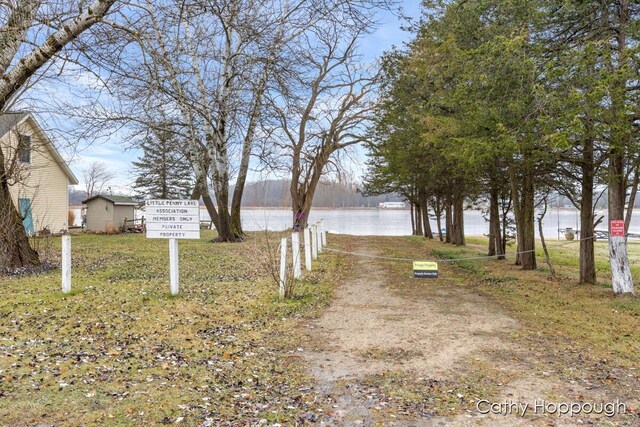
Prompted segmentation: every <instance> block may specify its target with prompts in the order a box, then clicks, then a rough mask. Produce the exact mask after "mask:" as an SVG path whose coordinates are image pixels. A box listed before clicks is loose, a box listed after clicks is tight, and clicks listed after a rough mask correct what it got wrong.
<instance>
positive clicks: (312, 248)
mask: <svg viewBox="0 0 640 427" xmlns="http://www.w3.org/2000/svg"><path fill="white" fill-rule="evenodd" d="M303 236H304V266H305V269H306V270H307V271H311V260H312V259H318V254H320V253H322V248H323V247H325V246H326V245H327V228H326V222H325V220H324V219H321V220H320V221H318V222H316V223H315V224H313V225H312V226H311V227H307V228H305V229H304V230H303ZM169 252H170V258H171V260H172V262H171V267H172V268H171V294H172V295H177V293H178V267H177V262H176V261H177V258H178V241H177V240H176V239H170V240H169ZM291 252H292V254H293V256H292V258H293V278H294V279H296V280H297V279H301V278H302V266H301V261H300V233H291ZM174 260H175V261H174ZM174 264H175V266H174ZM286 280H287V238H286V237H283V238H282V242H281V244H280V299H284V290H285V285H286ZM62 292H63V293H65V294H67V293H69V292H71V236H69V235H68V234H65V235H64V236H62Z"/></svg>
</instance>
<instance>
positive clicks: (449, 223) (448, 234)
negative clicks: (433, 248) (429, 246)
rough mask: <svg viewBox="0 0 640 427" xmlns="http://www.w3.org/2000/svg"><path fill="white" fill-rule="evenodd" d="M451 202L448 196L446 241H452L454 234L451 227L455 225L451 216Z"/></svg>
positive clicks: (445, 219) (445, 220)
mask: <svg viewBox="0 0 640 427" xmlns="http://www.w3.org/2000/svg"><path fill="white" fill-rule="evenodd" d="M451 214H452V213H451V203H450V202H449V200H448V197H447V201H446V202H445V205H444V226H445V237H444V241H445V243H451V236H452V230H451V228H452V227H453V220H452V218H451Z"/></svg>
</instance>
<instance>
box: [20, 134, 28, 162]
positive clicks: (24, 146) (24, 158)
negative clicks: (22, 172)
mask: <svg viewBox="0 0 640 427" xmlns="http://www.w3.org/2000/svg"><path fill="white" fill-rule="evenodd" d="M18 160H20V162H21V163H31V137H30V136H29V135H20V142H19V143H18Z"/></svg>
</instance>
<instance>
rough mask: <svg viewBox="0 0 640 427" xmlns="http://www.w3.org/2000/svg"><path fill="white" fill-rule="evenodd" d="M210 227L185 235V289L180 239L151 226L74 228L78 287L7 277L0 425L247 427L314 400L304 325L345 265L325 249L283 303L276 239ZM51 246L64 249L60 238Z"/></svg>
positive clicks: (2, 283) (281, 417)
mask: <svg viewBox="0 0 640 427" xmlns="http://www.w3.org/2000/svg"><path fill="white" fill-rule="evenodd" d="M208 233H210V232H204V233H203V234H204V235H203V239H201V240H198V241H181V242H180V294H179V295H178V296H175V297H172V296H170V294H169V283H168V282H169V265H168V256H169V255H168V243H167V241H166V240H152V239H145V237H144V236H143V235H118V236H98V235H78V236H74V237H73V238H72V253H73V269H72V274H73V291H72V293H71V294H68V295H63V294H62V293H61V282H60V270H57V269H56V270H52V271H50V272H48V273H46V274H42V275H37V276H26V277H10V278H9V277H2V278H0V292H1V297H0V424H2V425H7V424H9V425H11V424H20V425H32V424H38V423H44V424H47V425H49V424H55V425H157V424H169V423H171V424H172V423H175V422H176V421H182V422H184V423H187V424H196V423H202V422H207V423H210V424H211V425H216V424H218V423H220V422H222V421H225V422H228V423H233V421H234V420H236V421H242V423H243V424H244V423H247V422H251V420H259V419H262V418H265V419H267V420H269V421H274V422H275V421H286V420H291V419H292V418H295V417H296V416H297V414H299V413H300V411H301V410H302V411H304V410H305V409H306V408H307V407H308V409H309V410H313V409H315V406H314V405H315V403H314V402H313V399H312V398H311V397H308V396H307V394H308V391H307V392H305V390H308V385H309V379H308V378H307V377H306V375H305V374H304V370H303V367H302V366H301V363H300V361H299V360H298V359H299V358H298V357H297V356H296V354H295V353H296V349H297V347H298V346H299V342H300V339H301V336H300V333H301V332H300V331H299V328H296V326H297V324H298V323H299V318H300V317H301V316H309V315H313V314H314V313H315V312H316V311H317V310H316V309H317V307H320V306H322V305H324V304H325V303H326V302H327V300H328V298H329V296H330V294H331V290H332V283H335V282H336V281H337V277H338V274H340V272H341V271H342V268H341V262H342V261H340V259H339V258H337V257H332V256H329V255H324V256H323V257H322V259H321V261H320V262H319V263H316V264H314V271H313V272H312V273H311V274H308V275H306V276H305V280H304V281H302V282H300V283H299V284H298V286H297V289H296V297H295V298H293V299H291V300H288V301H286V302H279V301H278V300H277V294H278V292H277V286H276V284H275V283H274V282H273V280H272V279H271V277H270V274H269V271H268V270H269V269H268V268H266V267H265V265H264V264H263V262H262V261H261V260H262V259H263V257H264V252H265V251H264V247H265V244H266V243H265V241H264V235H258V234H253V235H251V236H250V238H249V241H248V242H245V243H243V244H214V243H210V242H209V241H208V240H209V239H208V238H211V237H212V235H209V234H208ZM272 240H273V241H276V240H277V239H276V236H272ZM40 245H41V247H44V246H46V245H44V244H42V242H41V243H40ZM47 245H48V246H51V247H50V248H49V249H48V252H49V254H48V257H51V258H53V259H56V258H59V247H60V239H59V238H53V239H51V240H50V241H49V243H48V244H47Z"/></svg>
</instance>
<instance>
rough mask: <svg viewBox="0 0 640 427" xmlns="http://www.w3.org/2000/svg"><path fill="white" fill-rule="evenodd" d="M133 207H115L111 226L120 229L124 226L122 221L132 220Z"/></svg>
mask: <svg viewBox="0 0 640 427" xmlns="http://www.w3.org/2000/svg"><path fill="white" fill-rule="evenodd" d="M134 215H135V214H134V207H133V206H115V208H114V212H113V224H114V225H115V226H116V227H117V228H120V227H122V226H123V225H124V219H125V218H127V219H133V216H134Z"/></svg>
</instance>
